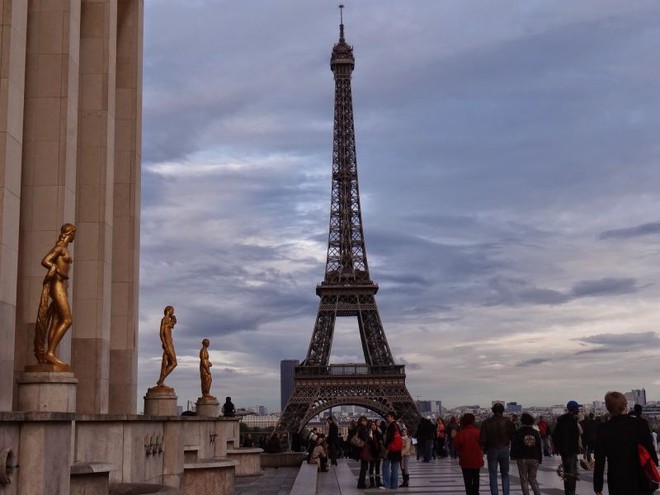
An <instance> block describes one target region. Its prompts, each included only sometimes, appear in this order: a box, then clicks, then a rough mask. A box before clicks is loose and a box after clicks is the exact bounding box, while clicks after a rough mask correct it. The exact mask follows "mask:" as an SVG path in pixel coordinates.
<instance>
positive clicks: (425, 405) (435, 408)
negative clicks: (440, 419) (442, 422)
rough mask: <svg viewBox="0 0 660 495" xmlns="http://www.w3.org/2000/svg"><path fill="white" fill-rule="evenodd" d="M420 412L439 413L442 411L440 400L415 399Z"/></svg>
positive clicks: (426, 413)
mask: <svg viewBox="0 0 660 495" xmlns="http://www.w3.org/2000/svg"><path fill="white" fill-rule="evenodd" d="M415 403H416V404H417V409H418V410H419V412H420V414H422V415H424V416H426V415H429V414H440V412H441V411H442V401H440V400H418V401H415Z"/></svg>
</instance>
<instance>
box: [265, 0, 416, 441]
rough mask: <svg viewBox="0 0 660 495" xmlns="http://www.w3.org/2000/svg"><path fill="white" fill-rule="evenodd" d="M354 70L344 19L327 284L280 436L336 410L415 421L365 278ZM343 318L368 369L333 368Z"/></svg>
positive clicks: (334, 60)
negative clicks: (355, 333) (351, 324)
mask: <svg viewBox="0 0 660 495" xmlns="http://www.w3.org/2000/svg"><path fill="white" fill-rule="evenodd" d="M342 7H343V6H340V9H341V8H342ZM340 12H341V11H340ZM354 67H355V58H354V57H353V48H352V47H351V46H350V45H348V44H347V43H346V41H345V39H344V23H343V16H342V18H341V23H340V26H339V42H338V43H336V44H335V45H334V47H333V49H332V57H331V59H330V68H331V69H332V72H334V78H335V122H334V133H333V148H332V193H331V206H330V233H329V236H328V257H327V262H326V266H325V279H324V280H323V282H321V283H320V284H319V285H317V287H316V294H317V295H318V296H319V297H320V298H321V302H320V304H319V310H318V314H317V316H316V324H315V325H314V332H313V334H312V339H311V341H310V344H309V349H308V351H307V357H306V358H305V360H304V361H303V362H302V363H301V365H300V366H297V367H296V369H295V378H294V391H293V393H292V394H291V397H290V398H289V401H288V403H287V405H286V408H285V409H284V412H283V413H282V417H281V418H280V422H279V424H278V427H277V430H286V431H289V432H299V431H300V430H302V428H303V427H304V426H305V425H306V424H307V423H308V422H309V420H310V419H312V418H313V417H314V416H316V415H318V414H320V413H321V412H322V411H324V410H326V409H329V408H330V407H335V406H339V405H357V406H362V407H366V408H368V409H370V410H372V411H374V412H376V413H378V414H379V415H381V416H385V413H386V412H388V411H395V412H396V414H397V415H398V417H402V418H403V421H404V422H405V423H406V424H411V425H412V424H416V423H417V421H418V418H419V412H418V411H417V407H416V405H415V402H414V401H413V399H412V397H411V396H410V393H409V392H408V389H407V388H406V374H405V367H404V366H403V365H397V364H395V363H394V358H393V357H392V352H391V351H390V346H389V344H388V343H387V338H386V337H385V332H384V330H383V325H382V323H381V320H380V315H379V314H378V307H377V306H376V300H375V297H374V296H375V294H376V292H378V285H377V284H375V283H374V282H373V281H372V280H371V277H370V276H369V267H368V265H367V252H366V250H365V245H364V235H363V229H362V213H361V210H360V194H359V189H358V174H357V163H356V153H355V130H354V126H353V100H352V96H351V74H352V72H353V68H354ZM346 316H348V317H357V321H358V327H359V330H360V340H361V343H362V351H363V352H364V358H365V363H364V364H356V363H351V364H333V365H330V364H329V359H330V350H331V348H332V337H333V334H334V329H335V321H336V320H337V318H338V317H346Z"/></svg>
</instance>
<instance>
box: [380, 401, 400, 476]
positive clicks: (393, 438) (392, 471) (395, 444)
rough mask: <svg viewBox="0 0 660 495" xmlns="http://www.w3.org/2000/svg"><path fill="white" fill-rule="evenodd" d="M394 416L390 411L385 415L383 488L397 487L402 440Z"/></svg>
mask: <svg viewBox="0 0 660 495" xmlns="http://www.w3.org/2000/svg"><path fill="white" fill-rule="evenodd" d="M394 415H395V413H394V412H392V411H391V412H388V413H387V414H386V415H385V421H386V422H387V427H386V429H385V438H384V440H383V445H385V448H386V449H387V457H386V458H385V459H384V460H383V486H384V487H385V488H398V487H399V466H400V465H401V450H402V449H403V440H402V439H401V433H400V432H399V429H398V428H397V426H396V421H395V419H394Z"/></svg>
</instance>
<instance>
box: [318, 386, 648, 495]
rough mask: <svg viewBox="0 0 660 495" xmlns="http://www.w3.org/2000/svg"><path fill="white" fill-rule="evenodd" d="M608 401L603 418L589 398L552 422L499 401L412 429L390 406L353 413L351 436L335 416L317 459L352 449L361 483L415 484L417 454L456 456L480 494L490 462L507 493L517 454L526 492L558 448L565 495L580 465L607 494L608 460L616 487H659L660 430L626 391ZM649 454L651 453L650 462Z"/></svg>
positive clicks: (472, 492)
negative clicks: (378, 414) (381, 416)
mask: <svg viewBox="0 0 660 495" xmlns="http://www.w3.org/2000/svg"><path fill="white" fill-rule="evenodd" d="M605 406H606V409H607V411H608V414H607V415H605V416H602V417H599V418H596V417H594V414H593V413H591V414H589V415H587V416H586V417H582V414H581V413H580V410H581V408H582V406H581V405H580V404H578V403H577V402H576V401H573V400H571V401H568V403H567V404H566V413H565V414H563V415H561V416H560V417H559V418H557V420H556V423H555V424H554V425H553V426H552V427H551V425H550V424H549V423H548V421H546V419H545V418H544V417H543V416H540V417H538V419H537V418H534V417H533V416H532V415H531V414H529V413H523V414H522V415H521V416H520V418H518V417H517V416H516V415H511V416H510V417H509V416H505V415H504V406H503V405H502V404H500V403H496V404H494V405H493V407H492V409H491V410H492V415H491V416H490V417H489V418H487V419H486V420H484V421H483V422H482V423H481V425H480V426H478V425H477V423H476V418H475V416H474V415H473V414H471V413H467V414H464V415H463V416H461V418H460V419H457V418H456V417H451V418H449V419H448V420H447V421H446V422H445V420H444V419H442V418H438V419H437V420H435V422H433V421H432V419H431V418H430V417H427V418H422V419H421V420H420V422H419V424H418V425H417V427H416V429H415V431H414V432H412V433H413V434H412V435H409V432H408V428H407V427H406V425H404V424H403V423H402V421H401V419H397V418H396V415H395V413H394V412H389V413H387V414H386V416H385V420H384V421H378V420H374V419H369V418H367V417H366V416H361V417H360V418H359V419H358V421H352V422H351V424H350V426H349V427H348V434H347V437H346V439H343V438H342V437H341V436H340V435H339V429H338V426H337V424H336V422H335V419H334V418H332V417H330V418H328V436H327V438H326V436H325V435H323V434H321V433H319V432H317V431H316V428H314V429H313V430H312V432H311V435H310V437H309V448H308V452H309V462H313V463H317V464H319V470H320V471H326V470H327V466H328V463H330V464H336V462H337V457H338V456H345V457H350V458H353V459H356V460H359V461H360V473H359V476H358V482H357V488H358V489H365V488H374V487H382V488H397V487H407V486H409V480H410V473H409V470H408V463H409V459H410V457H411V456H412V455H415V456H416V458H417V460H418V461H420V462H432V460H433V459H437V458H445V457H449V458H452V459H458V463H459V465H460V467H461V470H462V473H463V480H464V484H465V493H466V494H467V495H478V494H479V473H480V470H481V468H482V467H484V465H485V464H487V466H488V476H489V488H490V493H491V495H499V489H500V488H501V490H502V494H503V495H509V493H510V481H509V466H510V463H511V461H513V462H514V463H515V465H516V466H517V468H518V474H519V479H520V484H521V489H522V493H523V495H529V494H530V493H533V494H534V495H540V493H541V491H540V488H539V484H538V481H537V476H536V475H537V471H538V468H539V465H541V463H542V462H543V458H544V457H548V456H553V455H558V456H560V457H561V465H560V467H559V469H558V472H557V474H558V475H560V476H561V477H562V478H563V480H564V493H565V495H575V489H576V482H577V480H578V479H579V474H578V469H579V468H578V466H581V468H582V469H585V470H593V489H594V492H595V494H596V495H602V492H603V485H604V480H605V468H606V467H607V485H608V490H609V494H610V495H650V494H651V493H653V491H654V490H655V489H656V488H657V487H658V485H657V483H655V482H653V481H651V480H650V479H649V478H653V477H654V476H657V470H655V466H657V464H658V457H657V453H656V452H657V436H655V434H652V432H651V429H650V428H649V424H648V422H647V421H646V420H645V419H644V418H643V417H642V408H641V407H640V406H638V405H637V406H635V408H634V410H633V411H632V412H628V405H627V401H626V398H625V396H624V395H623V394H621V393H620V392H608V393H607V394H606V395H605ZM484 458H485V461H484ZM640 459H641V460H640ZM643 459H647V463H646V465H644V462H643ZM645 468H646V469H645ZM654 470H655V473H653V471H654ZM649 471H650V472H649ZM399 472H400V473H401V483H400V484H399V481H400V479H399Z"/></svg>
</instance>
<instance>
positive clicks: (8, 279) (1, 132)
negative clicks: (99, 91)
mask: <svg viewBox="0 0 660 495" xmlns="http://www.w3.org/2000/svg"><path fill="white" fill-rule="evenodd" d="M0 39H2V40H3V42H2V51H1V52H0V341H1V342H2V343H3V344H2V346H0V411H11V410H12V390H13V384H14V344H15V331H16V288H17V282H18V278H17V277H18V238H19V221H20V206H21V205H20V201H21V167H22V159H21V155H22V150H23V102H24V97H25V52H26V46H27V3H25V2H23V1H16V0H5V2H4V9H2V11H1V12H0Z"/></svg>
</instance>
